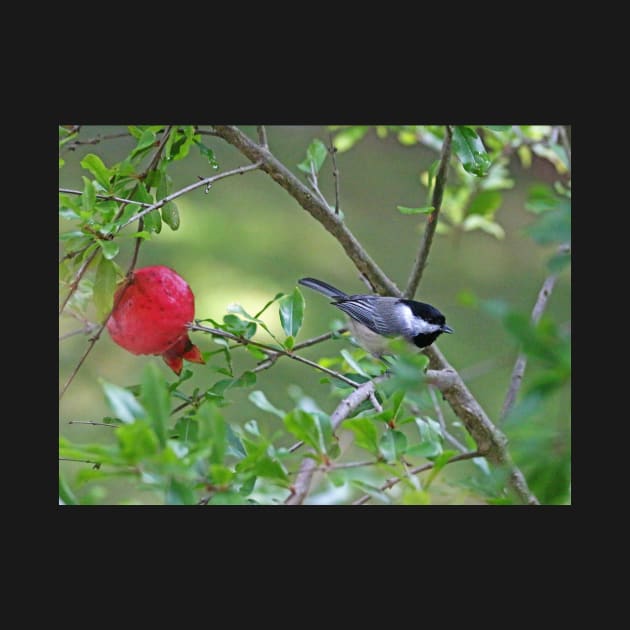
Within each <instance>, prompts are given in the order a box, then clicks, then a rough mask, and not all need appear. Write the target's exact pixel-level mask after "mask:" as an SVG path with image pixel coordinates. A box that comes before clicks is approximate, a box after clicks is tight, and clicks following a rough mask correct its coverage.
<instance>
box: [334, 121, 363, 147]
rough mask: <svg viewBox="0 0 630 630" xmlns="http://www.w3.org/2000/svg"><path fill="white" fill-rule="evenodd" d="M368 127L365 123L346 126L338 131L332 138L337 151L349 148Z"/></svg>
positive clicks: (361, 136)
mask: <svg viewBox="0 0 630 630" xmlns="http://www.w3.org/2000/svg"><path fill="white" fill-rule="evenodd" d="M369 129H370V127H369V126H367V125H363V126H354V127H348V128H347V129H343V130H342V131H340V132H339V133H338V134H337V135H336V136H335V139H334V140H333V145H334V147H335V149H337V151H338V152H339V153H343V152H344V151H347V150H348V149H351V148H352V147H353V146H354V145H355V144H356V143H357V142H359V140H361V138H363V136H365V134H366V133H367V132H368V131H369Z"/></svg>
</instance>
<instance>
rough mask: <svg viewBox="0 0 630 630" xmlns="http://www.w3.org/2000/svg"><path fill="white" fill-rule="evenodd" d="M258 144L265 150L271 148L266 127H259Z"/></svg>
mask: <svg viewBox="0 0 630 630" xmlns="http://www.w3.org/2000/svg"><path fill="white" fill-rule="evenodd" d="M258 142H259V144H260V146H261V147H262V148H263V149H268V148H269V141H268V140H267V130H266V129H265V126H264V125H258Z"/></svg>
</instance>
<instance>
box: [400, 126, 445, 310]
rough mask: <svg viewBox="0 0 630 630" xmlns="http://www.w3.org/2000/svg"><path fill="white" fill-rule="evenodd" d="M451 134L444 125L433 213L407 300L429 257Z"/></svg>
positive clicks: (423, 237) (416, 261)
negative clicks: (444, 132)
mask: <svg viewBox="0 0 630 630" xmlns="http://www.w3.org/2000/svg"><path fill="white" fill-rule="evenodd" d="M452 137H453V132H452V130H451V127H450V126H449V125H446V134H445V135H444V142H443V144H442V155H441V156H440V166H439V168H438V172H437V175H436V177H435V187H434V188H433V197H432V199H431V205H432V206H433V212H431V213H430V214H429V215H428V217H427V224H426V228H425V230H424V233H423V235H422V243H421V244H420V248H419V249H418V254H417V256H416V260H415V262H414V264H413V267H412V269H411V274H410V275H409V280H408V281H407V288H406V289H405V293H404V297H406V298H407V299H411V298H413V296H414V295H415V294H416V291H417V289H418V285H419V284H420V280H421V279H422V274H423V272H424V268H425V267H426V264H427V258H428V257H429V251H430V249H431V243H432V242H433V235H434V234H435V228H436V227H437V222H438V215H439V214H440V209H441V207H442V197H443V196H444V188H445V187H446V176H447V173H448V163H449V160H450V157H451V140H452Z"/></svg>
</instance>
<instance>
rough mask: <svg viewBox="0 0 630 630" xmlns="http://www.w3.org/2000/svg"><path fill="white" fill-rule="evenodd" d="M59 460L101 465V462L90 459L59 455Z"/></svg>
mask: <svg viewBox="0 0 630 630" xmlns="http://www.w3.org/2000/svg"><path fill="white" fill-rule="evenodd" d="M59 461H60V462H79V463H80V464H94V465H95V466H99V467H100V465H101V462H93V461H92V460H91V459H72V458H70V457H60V458H59Z"/></svg>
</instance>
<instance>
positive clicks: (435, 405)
mask: <svg viewBox="0 0 630 630" xmlns="http://www.w3.org/2000/svg"><path fill="white" fill-rule="evenodd" d="M429 394H430V396H431V401H432V402H433V408H434V409H435V415H436V416H437V419H438V422H439V423H440V427H441V429H442V435H444V438H445V439H446V440H447V441H448V442H450V443H451V444H452V445H453V446H454V447H455V448H456V449H457V450H458V451H461V452H462V453H464V452H465V451H466V447H465V446H464V445H463V444H462V443H461V442H460V441H459V440H457V439H456V438H455V437H453V436H452V435H451V434H450V433H449V432H448V429H447V428H446V420H444V414H443V413H442V409H441V408H440V403H439V401H438V399H437V396H436V395H435V390H434V389H433V387H429Z"/></svg>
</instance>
